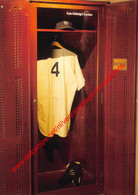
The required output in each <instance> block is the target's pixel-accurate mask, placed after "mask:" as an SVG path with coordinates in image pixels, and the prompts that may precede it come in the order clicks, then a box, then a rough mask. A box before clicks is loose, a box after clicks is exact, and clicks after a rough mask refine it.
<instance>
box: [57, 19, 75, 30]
mask: <svg viewBox="0 0 138 195" xmlns="http://www.w3.org/2000/svg"><path fill="white" fill-rule="evenodd" d="M72 26H73V25H72V23H71V22H69V21H61V22H58V23H57V24H56V27H55V29H61V30H65V29H66V30H67V29H71V30H75V28H73V27H72Z"/></svg>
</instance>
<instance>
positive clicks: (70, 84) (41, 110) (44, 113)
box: [37, 48, 85, 137]
mask: <svg viewBox="0 0 138 195" xmlns="http://www.w3.org/2000/svg"><path fill="white" fill-rule="evenodd" d="M84 85H85V80H84V77H83V74H82V72H81V68H80V65H79V62H78V58H77V55H76V54H75V53H73V52H71V51H69V50H67V49H64V48H63V49H53V54H52V57H50V58H48V59H44V60H38V62H37V102H38V106H37V110H38V125H39V130H40V132H41V133H42V134H43V135H44V136H48V134H49V133H50V132H51V131H52V129H53V128H54V127H55V125H58V123H59V122H60V121H62V120H64V119H65V117H66V116H68V115H69V114H70V112H71V106H72V103H73V99H74V95H75V92H76V90H80V89H81V88H82V87H83V86H84ZM69 128H70V120H69V121H67V122H66V124H64V125H63V126H62V127H61V128H60V130H58V131H57V132H56V134H57V135H59V136H61V137H66V136H67V133H68V130H69Z"/></svg>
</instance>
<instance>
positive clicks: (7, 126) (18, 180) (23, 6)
mask: <svg viewBox="0 0 138 195" xmlns="http://www.w3.org/2000/svg"><path fill="white" fill-rule="evenodd" d="M28 3H29V2H28V1H25V0H24V1H23V0H22V1H19V0H18V1H15V0H10V1H9V0H0V194H31V171H30V168H31V166H30V161H29V160H28V161H26V162H24V164H23V165H22V166H21V167H20V168H18V169H17V170H16V171H15V172H13V171H12V169H13V168H14V167H15V166H16V165H17V164H18V163H19V162H20V161H22V160H23V159H24V156H25V155H26V154H28V152H29V149H30V148H29V147H30V146H31V144H30V92H29V89H30V86H29V85H30V84H29V80H30V73H29V67H28V66H29V63H28V62H29V60H28V59H29V54H28V45H29V44H28V40H29V37H28V27H29V25H28V8H29V6H28Z"/></svg>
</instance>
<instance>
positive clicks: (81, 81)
mask: <svg viewBox="0 0 138 195" xmlns="http://www.w3.org/2000/svg"><path fill="white" fill-rule="evenodd" d="M75 77H76V81H77V90H78V91H79V90H80V89H81V88H82V87H84V85H85V79H84V77H83V74H82V71H81V68H80V65H79V61H78V57H77V55H75Z"/></svg>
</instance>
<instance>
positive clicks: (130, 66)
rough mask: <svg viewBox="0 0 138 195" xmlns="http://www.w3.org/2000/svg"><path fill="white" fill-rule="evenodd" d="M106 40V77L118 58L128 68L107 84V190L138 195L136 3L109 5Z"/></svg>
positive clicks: (124, 194) (107, 191)
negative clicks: (137, 157) (137, 189)
mask: <svg viewBox="0 0 138 195" xmlns="http://www.w3.org/2000/svg"><path fill="white" fill-rule="evenodd" d="M106 40H107V48H106V73H107V75H106V76H108V75H109V74H110V72H111V71H112V70H113V66H114V63H113V62H114V60H115V59H118V61H120V60H121V59H125V60H124V62H125V61H127V65H126V67H127V70H121V71H120V72H119V73H118V74H117V75H116V76H115V78H113V79H112V80H111V81H110V83H108V84H107V85H106V87H105V160H104V191H105V192H106V193H109V194H111V195H112V194H113V195H116V194H118V195H119V194H123V195H127V194H128V195H129V194H134V142H135V130H134V119H135V118H134V117H135V116H134V111H135V53H136V51H135V45H136V3H135V2H126V3H120V4H113V5H110V6H109V8H108V10H107V36H106ZM122 62H123V61H122ZM122 62H121V61H120V64H122ZM124 65H125V64H124Z"/></svg>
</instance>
